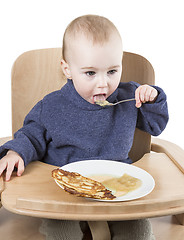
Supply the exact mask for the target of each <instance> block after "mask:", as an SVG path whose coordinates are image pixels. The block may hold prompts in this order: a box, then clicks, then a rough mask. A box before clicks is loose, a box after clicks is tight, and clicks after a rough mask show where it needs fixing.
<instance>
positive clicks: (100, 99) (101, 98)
mask: <svg viewBox="0 0 184 240" xmlns="http://www.w3.org/2000/svg"><path fill="white" fill-rule="evenodd" d="M105 100H106V94H96V95H94V96H93V104H95V102H103V101H105Z"/></svg>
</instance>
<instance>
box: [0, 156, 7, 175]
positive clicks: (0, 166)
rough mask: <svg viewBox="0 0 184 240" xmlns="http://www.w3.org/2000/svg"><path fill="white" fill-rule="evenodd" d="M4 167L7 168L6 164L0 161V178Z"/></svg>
mask: <svg viewBox="0 0 184 240" xmlns="http://www.w3.org/2000/svg"><path fill="white" fill-rule="evenodd" d="M6 166H7V162H6V161H3V160H1V161H0V176H1V174H2V173H3V172H4V170H5V169H6Z"/></svg>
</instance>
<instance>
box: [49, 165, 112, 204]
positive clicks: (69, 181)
mask: <svg viewBox="0 0 184 240" xmlns="http://www.w3.org/2000/svg"><path fill="white" fill-rule="evenodd" d="M52 177H53V178H54V179H55V181H57V182H58V183H59V184H60V185H61V186H62V187H63V189H64V190H65V191H66V192H69V193H71V194H74V195H76V196H80V197H88V198H96V199H105V200H113V199H114V198H116V197H115V196H114V195H113V194H112V193H111V191H110V190H108V189H106V188H105V187H104V185H103V184H102V183H100V182H98V181H95V180H93V179H90V178H87V177H84V176H82V175H81V174H79V173H76V172H69V171H65V170H63V169H61V168H57V169H54V170H53V171H52Z"/></svg>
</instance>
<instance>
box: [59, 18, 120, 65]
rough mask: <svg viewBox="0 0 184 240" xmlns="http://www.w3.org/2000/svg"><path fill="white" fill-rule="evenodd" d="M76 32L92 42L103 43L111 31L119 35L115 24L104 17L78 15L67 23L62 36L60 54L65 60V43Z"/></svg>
mask: <svg viewBox="0 0 184 240" xmlns="http://www.w3.org/2000/svg"><path fill="white" fill-rule="evenodd" d="M78 33H80V34H83V35H84V36H85V37H87V38H88V39H89V40H92V42H93V43H94V44H95V43H99V44H103V43H104V42H107V41H108V40H109V37H110V36H111V34H112V33H117V34H118V35H119V36H120V34H119V32H118V30H117V28H116V27H115V25H114V24H113V23H112V22H111V21H110V20H109V19H107V18H105V17H102V16H98V15H84V16H81V17H78V18H76V19H74V20H73V21H72V22H71V23H70V24H69V25H68V27H67V28H66V30H65V33H64V36H63V48H62V55H63V59H64V60H65V61H66V49H67V43H68V41H70V40H71V39H73V38H74V37H75V36H76V35H77V34H78ZM120 38H121V37H120Z"/></svg>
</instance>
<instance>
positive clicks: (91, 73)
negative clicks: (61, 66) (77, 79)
mask: <svg viewBox="0 0 184 240" xmlns="http://www.w3.org/2000/svg"><path fill="white" fill-rule="evenodd" d="M85 74H86V75H87V76H94V75H95V72H94V71H88V72H85Z"/></svg>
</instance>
